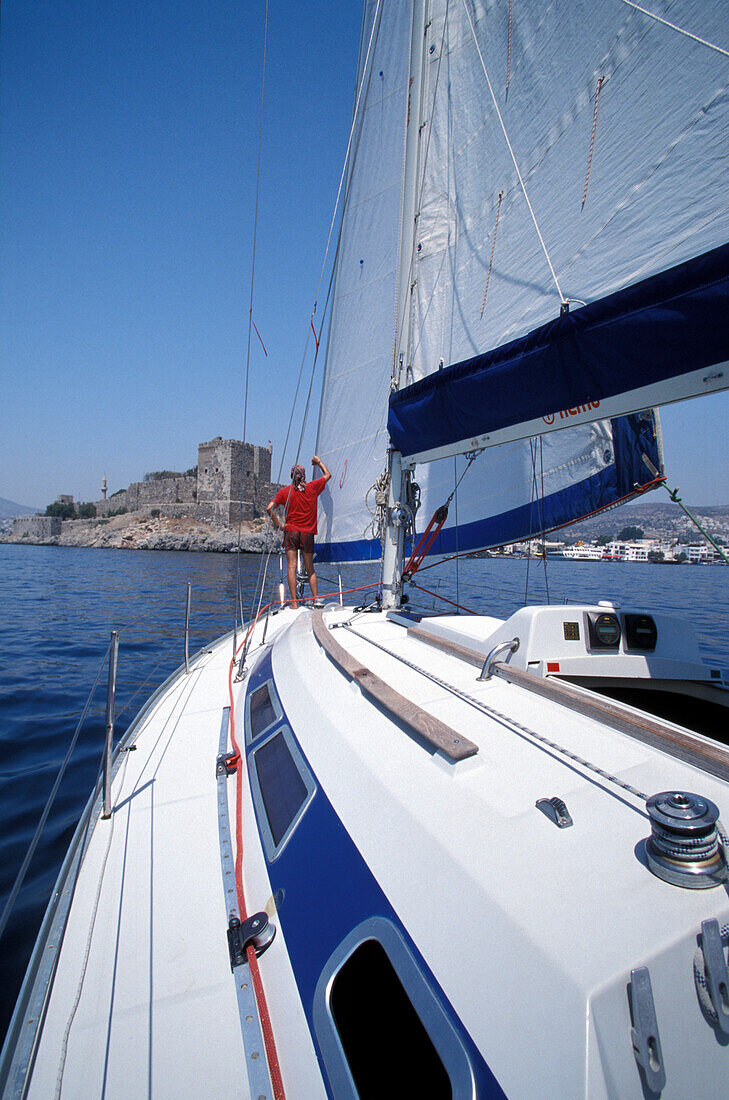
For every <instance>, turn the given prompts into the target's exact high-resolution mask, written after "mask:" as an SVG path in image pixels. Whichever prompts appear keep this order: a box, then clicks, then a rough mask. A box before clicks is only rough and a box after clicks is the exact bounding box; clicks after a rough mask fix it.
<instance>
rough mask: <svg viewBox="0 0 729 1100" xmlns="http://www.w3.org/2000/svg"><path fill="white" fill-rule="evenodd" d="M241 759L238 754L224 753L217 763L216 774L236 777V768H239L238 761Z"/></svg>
mask: <svg viewBox="0 0 729 1100" xmlns="http://www.w3.org/2000/svg"><path fill="white" fill-rule="evenodd" d="M239 759H240V757H239V756H238V754H237V753H236V752H229V753H223V754H222V755H221V756H219V757H218V758H217V760H216V761H215V774H216V776H218V775H224V776H226V777H227V776H229V775H235V771H236V768H237V767H238V761H239Z"/></svg>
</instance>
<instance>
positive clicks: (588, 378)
mask: <svg viewBox="0 0 729 1100" xmlns="http://www.w3.org/2000/svg"><path fill="white" fill-rule="evenodd" d="M728 322H729V244H725V245H722V246H721V247H719V248H715V249H713V250H712V251H711V252H708V253H706V254H704V255H703V256H699V257H696V258H694V259H692V260H689V261H687V262H685V263H683V264H679V265H678V266H676V267H673V268H671V269H669V270H668V271H663V272H660V273H659V274H658V275H654V276H652V277H651V278H648V279H645V280H643V281H642V282H639V283H636V284H635V285H633V286H631V287H628V288H626V289H625V290H621V291H618V292H616V293H615V294H611V295H609V296H607V297H605V298H603V299H601V300H599V301H596V302H593V303H591V304H590V305H587V306H584V307H583V308H581V309H578V310H576V311H574V312H572V313H568V314H565V315H564V316H562V317H559V318H557V319H556V320H554V321H550V322H548V323H547V324H546V325H541V326H540V327H539V328H537V329H535V330H533V331H532V332H529V333H527V335H526V336H522V337H520V338H519V339H518V340H513V341H511V342H510V343H507V344H504V345H503V346H502V347H499V348H496V349H495V350H494V351H490V352H487V353H485V354H483V355H477V356H474V357H473V358H472V359H467V360H466V361H464V362H462V363H455V364H453V365H452V366H450V367H447V368H446V369H444V370H442V371H438V372H436V373H435V374H430V375H428V376H427V377H425V378H422V379H420V380H419V381H418V382H414V383H413V384H412V385H410V386H407V387H405V388H404V389H401V390H399V391H398V392H396V393H393V394H392V395H391V397H390V413H389V419H388V430H389V432H390V438H391V440H392V444H393V447H395V448H396V449H397V450H399V451H400V452H401V453H402V454H403V456H406V457H407V456H410V455H422V454H423V453H424V452H432V451H435V450H437V449H438V448H448V447H452V446H458V444H459V443H462V444H463V446H462V447H461V449H462V450H468V449H469V448H470V447H472V446H473V444H474V443H475V441H476V439H478V438H479V437H481V436H484V435H487V434H489V433H493V432H498V431H500V430H502V429H505V428H509V427H511V426H513V425H519V424H529V423H530V422H532V421H536V420H538V419H539V418H542V419H543V420H544V427H543V430H544V431H547V430H549V429H551V428H553V427H554V428H556V427H559V423H560V421H559V418H560V415H562V416H564V414H565V413H570V412H571V413H573V414H574V413H575V411H576V410H578V409H580V412H581V413H582V414H584V415H587V416H589V415H591V414H590V410H591V409H595V410H597V409H598V408H599V407H600V404H601V403H602V402H604V401H605V400H606V399H608V398H613V397H618V398H620V397H621V395H624V394H629V393H631V391H636V390H638V389H641V388H643V387H648V386H650V387H653V388H654V392H653V393H651V396H650V403H652V404H662V403H664V402H667V401H671V400H674V399H675V396H674V394H673V392H672V390H671V385H670V384H671V383H672V382H674V380H676V379H678V380H680V379H681V378H682V377H684V376H687V375H690V374H692V373H693V372H696V371H704V370H707V369H709V368H711V367H713V366H714V365H716V364H724V363H726V362H727V361H728V360H729V323H728ZM723 374H725V375H727V376H726V377H724V378H722V375H723ZM697 381H698V385H699V387H700V386H701V384H702V383H707V382H709V383H712V382H713V387H712V388H724V387H725V386H726V384H727V382H729V373H728V372H726V371H725V372H720V373H718V374H717V375H716V376H715V377H714V378H713V379H699V380H697ZM697 392H703V391H702V390H701V389H700V388H699V389H698V391H697ZM679 396H681V397H685V396H687V394H686V393H685V391H684V390H681V391H680V393H679ZM588 406H589V408H588ZM580 407H582V408H580ZM592 415H600V413H596V414H592ZM523 434H524V435H528V434H535V429H534V428H532V430H531V431H528V432H524V433H523Z"/></svg>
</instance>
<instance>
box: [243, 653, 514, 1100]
mask: <svg viewBox="0 0 729 1100" xmlns="http://www.w3.org/2000/svg"><path fill="white" fill-rule="evenodd" d="M271 676H272V666H271V657H270V654H268V655H266V657H265V658H264V659H263V660H262V662H261V663H260V665H259V666H258V667H257V668H256V669H255V670H254V672H252V673H251V676H250V681H249V687H248V691H249V692H250V691H252V690H255V688H256V687H257V686H259V684H261V683H263V682H265V681H266V680H267V679H268V678H269V677H271ZM282 722H284V723H288V719H287V718H286V715H285V713H284V716H283V718H282ZM288 725H289V726H290V723H288ZM297 744H298V741H297ZM298 747H299V749H300V750H301V746H300V744H299V746H298ZM255 748H256V742H254V743H253V745H251V746H250V747H249V748H248V750H247V751H248V753H249V754H250V753H251V752H253V751H255ZM301 752H302V756H304V753H303V750H301ZM306 762H307V766H308V767H309V768H311V764H310V762H309V761H308V760H307V761H306ZM257 809H258V807H257ZM259 831H260V827H259ZM268 872H269V877H270V881H271V888H272V892H273V894H274V895H275V896H277V897H278V898H279V899H280V904H279V908H278V911H277V914H276V921H277V922H278V924H279V927H280V929H281V932H282V933H283V935H284V938H285V940H286V947H287V950H288V953H289V958H290V959H291V964H292V967H293V970H294V975H295V978H296V982H297V985H298V988H299V994H300V996H301V1002H302V1005H303V1008H304V1011H305V1013H306V1017H307V1020H308V1023H309V1027H310V1030H311V1034H312V1037H313V1039H314V1043H315V1045H316V1048H317V1053H318V1054H319V1057H320V1059H321V1060H322V1065H323V1056H322V1053H321V1050H320V1048H319V1044H318V1040H317V1036H316V1031H315V1028H314V1018H313V1013H314V994H315V991H316V987H317V983H318V981H319V978H320V976H321V974H322V971H323V969H324V967H325V964H326V963H327V961H328V960H329V959H330V957H331V956H332V954H333V953H334V952H335V950H336V949H337V947H338V946H339V945H340V944H341V943H342V941H343V940H344V939H346V937H347V936H348V935H349V933H350V932H351V931H352V930H353V929H355V928H357V927H358V926H359V925H361V924H362V923H363V922H365V921H367V920H369V919H370V918H372V917H382V918H384V919H385V920H388V921H390V922H391V923H392V924H393V925H394V926H395V927H396V928H397V929H398V931H399V932H400V935H401V936H402V938H403V939H404V941H405V942H406V944H407V945H408V947H409V949H410V951H411V953H412V955H413V956H414V958H415V959H416V961H417V963H418V965H419V967H420V969H421V971H422V973H423V975H424V976H425V978H426V980H427V982H428V984H429V986H430V988H431V990H432V992H433V994H434V995H435V997H436V999H437V1000H438V1002H439V1003H440V1005H441V1007H442V1008H443V1010H444V1012H445V1013H446V1015H447V1016H448V1018H449V1020H450V1021H451V1023H452V1024H453V1026H454V1027H455V1029H456V1030H457V1032H458V1034H459V1035H460V1037H461V1040H462V1042H463V1045H464V1047H465V1049H466V1050H467V1052H468V1055H469V1058H470V1060H471V1064H472V1067H473V1071H474V1077H475V1080H476V1092H477V1095H478V1096H479V1097H494V1098H497V1097H498V1098H502V1097H504V1096H505V1094H504V1092H503V1091H502V1089H501V1088H500V1086H499V1084H498V1082H497V1081H496V1078H495V1077H494V1075H493V1073H492V1072H491V1070H490V1069H489V1067H488V1065H487V1064H486V1062H485V1061H484V1059H483V1058H482V1056H481V1054H480V1052H479V1051H478V1049H477V1047H476V1046H475V1044H474V1043H473V1041H472V1040H471V1038H470V1036H469V1034H468V1032H467V1031H466V1029H465V1028H464V1027H463V1024H462V1023H461V1021H460V1019H459V1018H458V1015H457V1014H456V1012H455V1011H454V1009H453V1007H452V1005H451V1004H450V1002H449V1001H448V999H447V998H446V997H445V995H444V993H443V991H442V990H441V989H440V987H439V985H438V983H437V981H436V980H435V978H434V976H433V974H432V972H431V971H430V969H429V967H428V966H427V964H426V962H425V960H424V959H423V957H422V955H421V954H420V952H419V951H418V949H417V947H416V946H415V944H414V943H413V941H412V940H411V938H410V936H409V935H408V933H407V931H406V929H405V927H404V925H403V924H402V922H401V920H400V919H399V917H398V915H397V913H396V912H395V910H394V909H393V907H392V906H391V905H390V903H389V901H388V900H387V897H386V896H385V894H384V892H383V891H382V889H381V887H380V886H379V884H378V882H377V880H376V879H375V877H374V875H373V874H372V872H371V871H370V869H369V867H368V866H367V864H366V862H365V860H364V859H363V857H362V855H361V853H360V851H359V849H358V848H357V847H356V845H355V844H354V841H353V840H352V838H351V837H350V835H349V833H348V832H347V830H346V829H345V828H344V825H343V824H342V822H341V820H340V818H339V817H338V815H337V814H336V813H335V811H334V809H333V807H332V805H331V803H330V802H329V800H328V798H327V797H326V795H325V794H324V792H323V791H322V790H321V788H320V787H317V790H316V793H315V795H314V797H313V799H312V800H311V802H310V803H309V805H308V807H307V809H306V812H305V814H304V815H303V817H302V818H301V820H300V821H299V822H298V824H297V826H296V828H295V830H294V832H293V834H292V835H291V837H290V839H289V841H288V843H287V844H286V846H285V847H284V848H283V850H282V851H281V852H280V854H279V855H278V857H277V858H276V859H275V860H274V861H273V862H272V863H269V866H268ZM373 1057H376V1051H373ZM383 1072H385V1073H386V1070H385V1067H383ZM324 1076H325V1084H326V1085H327V1092H328V1094H329V1095H330V1096H332V1095H333V1094H332V1092H331V1089H330V1087H329V1084H328V1082H327V1081H326V1074H324Z"/></svg>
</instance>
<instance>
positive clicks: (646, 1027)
mask: <svg viewBox="0 0 729 1100" xmlns="http://www.w3.org/2000/svg"><path fill="white" fill-rule="evenodd" d="M628 995H629V997H630V1015H631V1017H632V1021H633V1026H632V1028H631V1029H630V1037H631V1039H632V1040H633V1053H634V1054H635V1060H636V1062H637V1063H638V1066H639V1067H640V1069H641V1071H642V1072H643V1074H644V1075H645V1083H646V1085H647V1086H648V1088H649V1089H650V1090H651V1091H652V1092H661V1090H662V1089H663V1088H665V1085H666V1071H665V1069H664V1068H663V1052H662V1051H661V1039H660V1036H659V1034H658V1020H657V1019H656V1006H655V1004H654V1002H653V989H652V987H651V976H650V972H649V970H648V967H647V966H639V967H636V969H635V970H631V972H630V985H629V986H628Z"/></svg>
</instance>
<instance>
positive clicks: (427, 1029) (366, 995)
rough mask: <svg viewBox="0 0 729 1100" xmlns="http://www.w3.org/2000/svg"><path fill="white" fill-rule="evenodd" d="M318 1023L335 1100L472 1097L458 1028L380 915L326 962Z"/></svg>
mask: <svg viewBox="0 0 729 1100" xmlns="http://www.w3.org/2000/svg"><path fill="white" fill-rule="evenodd" d="M314 1025H315V1028H316V1033H317V1037H318V1039H319V1043H320V1046H321V1048H322V1052H323V1055H324V1060H325V1063H326V1067H327V1072H328V1075H329V1079H330V1083H331V1087H332V1091H333V1093H334V1095H336V1096H337V1097H340V1096H342V1097H348V1098H351V1100H354V1098H357V1100H370V1098H371V1100H375V1098H377V1100H379V1098H380V1097H400V1096H427V1097H428V1098H429V1100H430V1098H432V1100H441V1098H442V1100H446V1098H450V1097H457V1098H459V1100H461V1098H463V1100H465V1098H466V1097H469V1098H470V1097H473V1095H474V1077H473V1071H472V1067H471V1062H470V1059H469V1057H468V1054H467V1051H466V1048H465V1046H464V1044H463V1042H462V1040H461V1037H460V1035H459V1034H458V1031H457V1029H456V1027H455V1026H454V1023H453V1022H452V1020H451V1019H450V1017H449V1015H448V1013H447V1012H446V1011H445V1009H444V1007H443V1006H442V1004H441V1002H440V1001H439V1000H438V998H437V997H436V995H435V993H434V991H433V989H432V988H431V986H430V984H429V982H428V980H427V979H426V977H425V975H424V973H423V972H422V970H421V968H420V966H419V965H418V963H417V962H416V960H415V958H414V956H413V954H412V953H411V951H410V950H409V948H408V947H407V945H406V943H405V941H404V939H403V938H402V936H401V934H400V933H399V931H398V930H397V928H396V927H395V925H393V924H392V923H391V922H390V921H388V920H385V919H384V918H382V917H374V918H372V919H371V920H369V921H365V922H364V923H363V924H362V925H360V926H359V928H357V929H355V930H354V932H352V933H351V934H350V935H349V936H348V937H347V939H346V940H345V941H344V943H343V944H342V945H341V946H340V947H339V948H338V949H337V951H335V953H334V954H333V955H332V957H331V958H330V959H329V961H328V962H327V964H326V966H325V968H324V971H323V973H322V975H321V977H320V980H319V983H318V985H317V989H316V994H315V1005H314Z"/></svg>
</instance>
